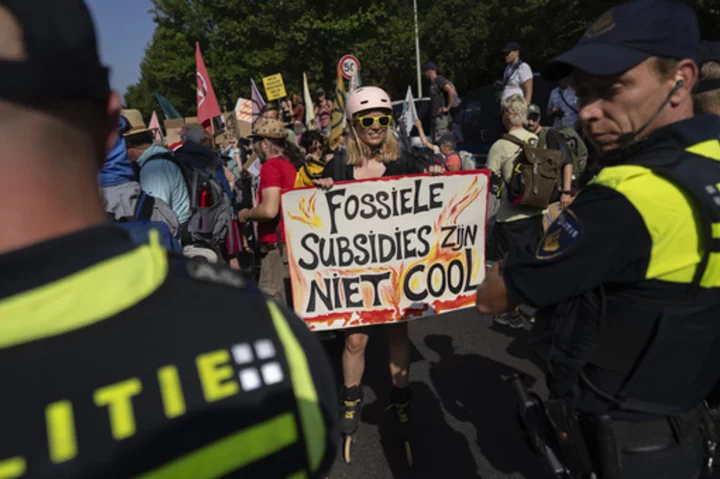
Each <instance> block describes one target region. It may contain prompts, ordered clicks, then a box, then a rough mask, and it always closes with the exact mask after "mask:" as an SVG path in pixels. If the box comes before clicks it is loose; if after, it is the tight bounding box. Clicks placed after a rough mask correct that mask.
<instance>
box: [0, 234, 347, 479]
mask: <svg viewBox="0 0 720 479" xmlns="http://www.w3.org/2000/svg"><path fill="white" fill-rule="evenodd" d="M0 272H2V278H3V281H2V282H1V283H0V385H2V386H1V387H2V393H0V477H3V478H9V477H12V478H15V477H93V478H100V477H102V478H110V477H143V478H172V479H177V478H193V479H197V478H202V477H244V478H247V477H258V478H269V477H273V478H274V477H278V478H293V479H300V478H308V477H317V476H318V475H319V474H321V473H322V472H323V471H325V470H327V469H328V468H329V465H330V464H331V462H332V458H333V456H334V453H335V448H336V442H335V439H336V437H338V436H337V432H336V422H337V421H336V418H337V414H338V413H337V405H336V404H337V399H336V395H335V387H334V385H333V384H334V379H333V375H332V373H331V370H330V368H329V364H328V361H327V359H326V357H325V354H324V352H323V350H322V348H321V346H320V344H319V343H318V341H317V340H316V339H315V338H314V337H313V336H312V333H310V332H309V331H308V330H307V328H306V326H305V324H304V323H303V322H302V321H301V320H300V319H298V318H297V317H295V316H294V315H292V314H289V313H287V312H285V311H283V310H282V309H281V307H280V306H278V305H276V304H275V303H273V302H268V301H267V300H266V299H265V297H264V296H263V295H262V294H261V293H260V292H259V291H257V290H256V289H254V288H253V287H250V286H248V285H246V284H245V282H244V280H243V279H242V277H240V276H239V275H238V274H237V273H236V272H233V271H231V270H227V269H224V268H221V267H217V266H214V265H210V264H208V263H206V262H199V261H196V260H193V261H187V260H185V259H184V258H182V257H168V254H167V253H166V252H165V250H163V249H162V248H161V247H160V246H159V245H158V244H157V243H156V242H151V243H150V244H149V245H143V246H134V245H133V244H132V243H131V242H130V240H129V238H128V237H127V235H126V234H125V232H124V231H122V230H120V229H118V228H116V227H112V226H101V227H96V228H92V229H88V230H85V231H81V232H77V233H74V234H71V235H69V236H66V237H63V238H59V239H55V240H52V241H47V242H44V243H42V244H38V245H35V246H30V247H28V248H25V249H21V250H18V251H14V252H11V253H8V254H4V255H2V256H0ZM322 477H324V476H322Z"/></svg>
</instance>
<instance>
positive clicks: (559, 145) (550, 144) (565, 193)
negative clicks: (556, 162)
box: [527, 103, 584, 209]
mask: <svg viewBox="0 0 720 479" xmlns="http://www.w3.org/2000/svg"><path fill="white" fill-rule="evenodd" d="M541 121H542V115H541V114H540V107H539V106H537V105H535V104H534V103H533V104H532V105H530V106H528V115H527V129H528V131H529V132H530V133H533V134H535V135H536V136H537V137H538V146H539V147H540V148H548V149H551V150H562V151H565V158H564V159H563V167H562V185H561V187H560V192H559V193H560V206H561V207H562V209H565V208H567V207H568V206H570V203H572V199H573V198H572V179H573V163H572V157H571V156H570V151H569V149H568V145H567V144H566V143H565V138H563V136H562V134H560V132H559V131H558V130H557V129H555V128H549V127H545V126H542V124H541V123H540V122H541ZM578 141H580V142H581V143H582V140H581V139H580V138H579V137H578ZM583 146H584V145H583Z"/></svg>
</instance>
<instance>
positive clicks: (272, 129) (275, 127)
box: [248, 118, 288, 140]
mask: <svg viewBox="0 0 720 479" xmlns="http://www.w3.org/2000/svg"><path fill="white" fill-rule="evenodd" d="M253 130H254V131H253V133H252V134H251V135H250V136H249V137H248V138H273V139H275V140H282V139H285V138H287V136H288V134H287V131H285V124H284V123H283V122H281V121H279V120H273V119H271V118H260V119H259V120H258V121H256V122H255V125H253Z"/></svg>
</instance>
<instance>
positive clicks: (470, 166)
mask: <svg viewBox="0 0 720 479" xmlns="http://www.w3.org/2000/svg"><path fill="white" fill-rule="evenodd" d="M457 154H458V155H460V162H461V163H462V170H463V171H470V170H474V169H477V163H476V161H475V157H474V156H473V154H472V153H470V152H469V151H465V150H460V151H458V152H457Z"/></svg>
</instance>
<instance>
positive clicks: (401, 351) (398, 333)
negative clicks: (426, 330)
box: [387, 322, 410, 389]
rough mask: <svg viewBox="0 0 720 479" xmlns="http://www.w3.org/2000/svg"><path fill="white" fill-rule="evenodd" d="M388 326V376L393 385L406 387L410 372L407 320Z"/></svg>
mask: <svg viewBox="0 0 720 479" xmlns="http://www.w3.org/2000/svg"><path fill="white" fill-rule="evenodd" d="M387 328H388V343H389V346H390V376H391V377H392V382H393V386H395V387H396V388H401V389H402V388H406V387H407V386H408V382H409V380H410V378H409V372H410V338H409V337H408V325H407V322H402V323H397V324H393V325H390V326H388V327H387Z"/></svg>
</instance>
